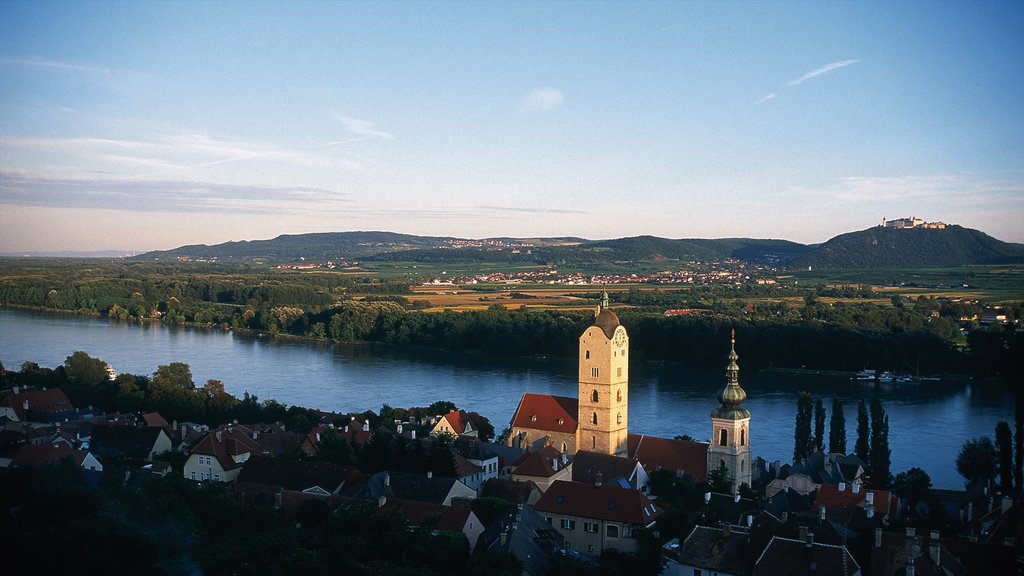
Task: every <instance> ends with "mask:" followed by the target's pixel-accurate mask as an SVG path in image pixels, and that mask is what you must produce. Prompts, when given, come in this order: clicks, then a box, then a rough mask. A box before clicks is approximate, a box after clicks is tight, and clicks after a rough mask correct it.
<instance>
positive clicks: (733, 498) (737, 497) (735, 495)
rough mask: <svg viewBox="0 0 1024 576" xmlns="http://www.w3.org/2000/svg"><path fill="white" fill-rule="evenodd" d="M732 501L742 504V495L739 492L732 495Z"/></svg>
mask: <svg viewBox="0 0 1024 576" xmlns="http://www.w3.org/2000/svg"><path fill="white" fill-rule="evenodd" d="M732 501H733V502H734V503H736V504H739V502H740V494H739V492H737V493H735V494H733V495H732Z"/></svg>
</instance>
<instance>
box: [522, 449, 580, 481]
mask: <svg viewBox="0 0 1024 576" xmlns="http://www.w3.org/2000/svg"><path fill="white" fill-rule="evenodd" d="M556 462H557V466H556V465H555V463H556ZM566 466H568V464H562V454H561V452H559V451H558V450H555V449H554V448H553V447H551V446H545V447H543V448H541V449H540V450H538V451H537V452H527V453H526V454H523V455H522V456H520V457H519V459H518V460H516V462H515V464H513V470H512V473H513V474H516V475H519V476H539V477H541V478H550V477H551V476H554V475H555V474H557V473H559V472H561V471H562V469H563V468H565V467H566Z"/></svg>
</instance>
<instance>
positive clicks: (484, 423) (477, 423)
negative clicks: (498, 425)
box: [466, 412, 494, 442]
mask: <svg viewBox="0 0 1024 576" xmlns="http://www.w3.org/2000/svg"><path fill="white" fill-rule="evenodd" d="M466 416H467V417H468V418H469V421H470V422H472V423H473V427H474V428H476V429H477V435H478V437H479V438H480V440H483V441H484V442H490V441H491V439H492V438H494V425H493V424H491V421H490V420H488V419H487V417H486V416H483V415H481V414H478V413H476V412H467V413H466Z"/></svg>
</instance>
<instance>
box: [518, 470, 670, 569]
mask: <svg viewBox="0 0 1024 576" xmlns="http://www.w3.org/2000/svg"><path fill="white" fill-rule="evenodd" d="M534 509H535V510H536V511H537V513H538V514H540V515H541V516H543V517H544V518H545V519H546V520H548V521H549V522H550V523H551V525H552V526H553V527H554V528H556V529H557V530H558V531H559V532H561V533H562V536H563V537H564V538H565V547H566V548H569V549H572V550H577V551H579V552H583V553H585V554H594V555H598V554H600V553H601V552H603V551H604V550H605V549H606V548H613V549H616V550H620V551H622V552H636V550H637V542H636V540H635V539H634V538H633V532H634V531H636V530H638V529H641V528H650V527H652V526H654V522H655V521H656V520H657V519H658V517H660V516H661V509H659V508H658V507H657V506H655V505H654V504H652V503H651V501H650V500H649V499H648V498H647V495H645V494H644V493H642V492H640V491H639V490H635V489H633V488H618V487H612V486H603V485H602V486H593V485H590V484H580V483H578V482H565V481H562V480H559V481H556V482H554V483H553V484H552V485H551V487H550V488H548V490H547V491H546V492H544V495H543V496H541V498H540V500H539V501H538V502H537V504H536V505H535V506H534Z"/></svg>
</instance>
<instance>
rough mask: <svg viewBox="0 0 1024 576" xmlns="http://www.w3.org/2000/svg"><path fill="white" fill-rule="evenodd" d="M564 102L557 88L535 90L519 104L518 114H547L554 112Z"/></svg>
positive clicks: (562, 95)
mask: <svg viewBox="0 0 1024 576" xmlns="http://www.w3.org/2000/svg"><path fill="white" fill-rule="evenodd" d="M563 101H565V95H564V94H562V91H561V90H559V89H558V88H548V87H545V88H536V89H534V90H531V91H530V93H529V94H527V95H526V96H524V97H523V99H522V100H521V101H520V102H519V113H520V114H530V113H532V112H547V111H549V110H554V109H555V108H558V107H559V106H561V105H562V102H563Z"/></svg>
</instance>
